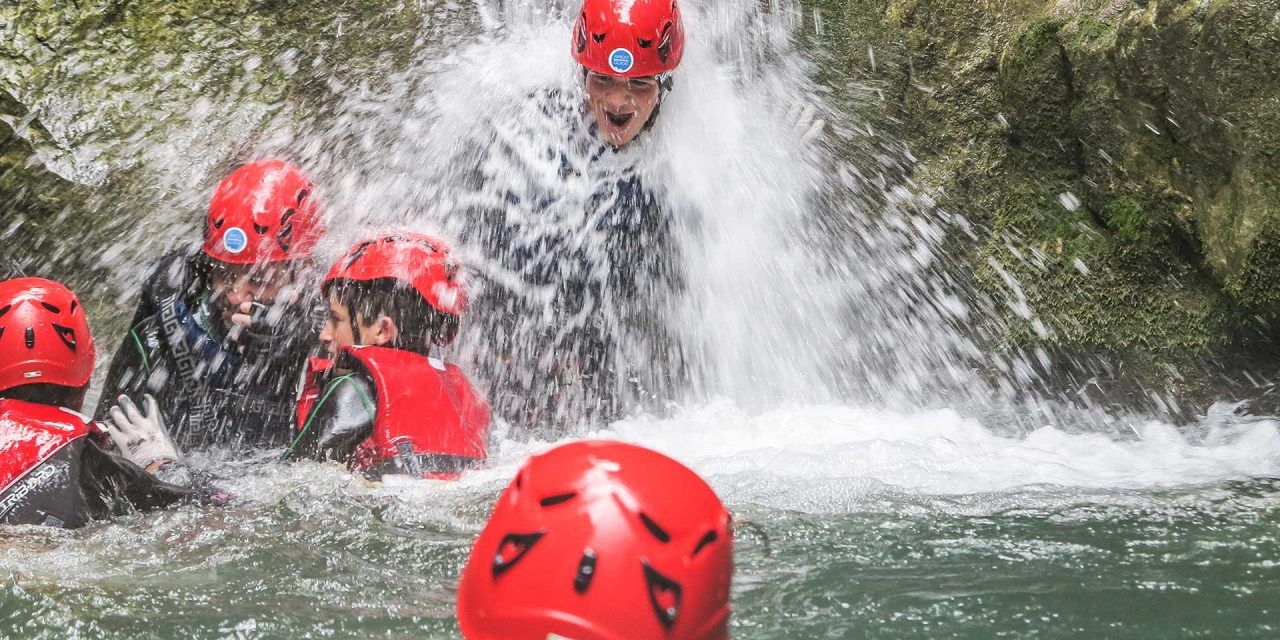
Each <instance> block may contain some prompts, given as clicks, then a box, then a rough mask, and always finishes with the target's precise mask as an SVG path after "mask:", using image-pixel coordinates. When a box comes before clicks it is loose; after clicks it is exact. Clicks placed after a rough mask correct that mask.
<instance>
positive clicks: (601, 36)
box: [591, 33, 608, 44]
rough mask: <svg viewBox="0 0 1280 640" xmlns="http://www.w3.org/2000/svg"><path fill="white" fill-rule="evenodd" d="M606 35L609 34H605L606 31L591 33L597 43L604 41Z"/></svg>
mask: <svg viewBox="0 0 1280 640" xmlns="http://www.w3.org/2000/svg"><path fill="white" fill-rule="evenodd" d="M606 35H608V34H604V33H593V34H591V39H592V40H595V41H596V44H600V43H601V42H604V38H605V36H606Z"/></svg>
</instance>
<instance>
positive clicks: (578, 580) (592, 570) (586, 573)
mask: <svg viewBox="0 0 1280 640" xmlns="http://www.w3.org/2000/svg"><path fill="white" fill-rule="evenodd" d="M595 577H596V552H594V551H592V550H590V549H587V550H586V552H584V553H583V554H582V559H581V560H579V561H578V573H577V575H575V576H574V577H573V589H574V591H577V592H578V593H586V592H587V589H590V588H591V580H592V579H593V578H595Z"/></svg>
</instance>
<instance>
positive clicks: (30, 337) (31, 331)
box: [26, 327, 36, 349]
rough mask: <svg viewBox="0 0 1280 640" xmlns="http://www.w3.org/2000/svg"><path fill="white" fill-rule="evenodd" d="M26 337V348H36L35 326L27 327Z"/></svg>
mask: <svg viewBox="0 0 1280 640" xmlns="http://www.w3.org/2000/svg"><path fill="white" fill-rule="evenodd" d="M26 338H27V348H28V349H34V348H36V328H35V327H27V335H26Z"/></svg>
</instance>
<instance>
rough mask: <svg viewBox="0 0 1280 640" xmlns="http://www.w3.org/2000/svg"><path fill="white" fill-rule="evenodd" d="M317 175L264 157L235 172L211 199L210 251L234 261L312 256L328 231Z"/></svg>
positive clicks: (223, 259) (222, 259) (207, 237)
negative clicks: (316, 185) (315, 183)
mask: <svg viewBox="0 0 1280 640" xmlns="http://www.w3.org/2000/svg"><path fill="white" fill-rule="evenodd" d="M313 191H314V189H313V187H312V185H311V180H310V179H309V178H307V176H306V174H305V173H303V172H302V169H299V168H298V167H296V166H294V165H292V164H290V163H288V162H284V161H282V160H258V161H256V162H250V163H249V164H246V165H244V166H242V167H240V168H239V169H236V170H235V171H233V172H231V175H229V176H227V177H226V178H225V179H224V180H223V181H222V183H221V184H219V185H218V190H217V191H216V192H214V194H213V199H212V200H211V201H210V202H209V219H208V221H207V223H206V225H205V230H204V252H205V254H206V255H208V256H209V257H210V258H213V259H214V260H217V261H219V262H225V263H228V264H240V265H252V264H260V263H267V262H286V261H289V260H297V259H300V258H306V257H308V256H310V255H311V252H312V251H313V250H314V249H315V247H316V243H317V242H319V241H320V237H321V236H323V235H324V231H325V229H324V223H323V221H322V220H321V219H320V208H319V206H318V205H317V204H316V202H315V197H314V195H313Z"/></svg>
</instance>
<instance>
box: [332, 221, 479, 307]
mask: <svg viewBox="0 0 1280 640" xmlns="http://www.w3.org/2000/svg"><path fill="white" fill-rule="evenodd" d="M459 271H460V267H459V265H458V262H457V261H456V260H454V258H453V256H452V255H451V249H450V248H449V245H448V244H445V243H444V242H443V241H442V240H438V239H436V238H432V237H431V236H428V235H423V234H421V233H391V234H387V235H383V236H378V237H376V238H370V239H368V240H364V241H362V242H360V243H359V244H357V245H356V246H354V247H351V249H350V250H348V251H347V253H346V254H345V255H343V256H342V257H341V258H339V259H338V261H337V262H335V263H334V264H333V267H332V268H331V269H329V274H328V275H326V276H325V277H324V281H323V282H321V283H320V288H321V290H322V291H328V288H329V285H330V284H331V283H332V282H334V281H336V280H350V281H353V282H365V281H369V280H381V279H385V278H390V279H392V280H399V281H400V282H403V283H406V284H408V285H409V286H411V287H413V288H414V289H415V290H416V291H417V292H418V293H419V294H421V295H422V297H423V298H424V299H425V300H426V301H427V303H428V304H430V305H431V306H432V307H434V308H435V309H436V310H437V311H439V312H441V313H445V314H448V315H451V316H461V315H462V313H463V312H464V311H466V308H467V292H466V289H464V288H463V286H462V281H461V279H460V278H459V275H458V272H459Z"/></svg>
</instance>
